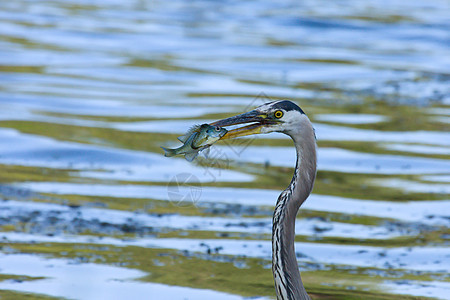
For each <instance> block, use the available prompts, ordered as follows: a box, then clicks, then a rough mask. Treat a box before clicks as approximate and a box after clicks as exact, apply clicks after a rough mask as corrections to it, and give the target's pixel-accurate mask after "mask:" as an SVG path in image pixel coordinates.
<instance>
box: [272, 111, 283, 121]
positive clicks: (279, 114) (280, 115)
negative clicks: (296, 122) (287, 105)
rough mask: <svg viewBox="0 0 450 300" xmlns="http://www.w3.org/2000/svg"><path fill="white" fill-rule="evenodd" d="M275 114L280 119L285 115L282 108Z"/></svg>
mask: <svg viewBox="0 0 450 300" xmlns="http://www.w3.org/2000/svg"><path fill="white" fill-rule="evenodd" d="M273 115H274V116H275V118H277V119H279V118H281V117H282V116H283V112H282V111H281V110H277V111H276V112H275V113H274V114H273Z"/></svg>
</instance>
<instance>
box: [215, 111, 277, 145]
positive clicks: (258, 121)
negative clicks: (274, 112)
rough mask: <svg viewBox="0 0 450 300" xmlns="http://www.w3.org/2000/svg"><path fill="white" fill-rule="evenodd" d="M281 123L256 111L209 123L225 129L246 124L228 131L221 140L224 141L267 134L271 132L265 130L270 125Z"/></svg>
mask: <svg viewBox="0 0 450 300" xmlns="http://www.w3.org/2000/svg"><path fill="white" fill-rule="evenodd" d="M280 122H281V121H280V120H278V119H274V118H271V117H269V116H268V114H266V113H264V112H261V111H258V110H252V111H249V112H246V113H243V114H240V115H237V116H234V117H230V118H226V119H223V120H219V121H215V122H213V123H211V124H210V125H212V126H219V127H226V126H233V125H239V124H247V125H245V126H242V127H238V128H235V129H232V130H229V131H228V132H227V133H226V134H225V135H224V136H223V137H222V138H221V140H225V139H233V138H237V137H241V136H246V135H252V134H259V133H267V132H271V130H269V131H268V130H266V129H268V127H270V126H271V125H275V124H279V123H280Z"/></svg>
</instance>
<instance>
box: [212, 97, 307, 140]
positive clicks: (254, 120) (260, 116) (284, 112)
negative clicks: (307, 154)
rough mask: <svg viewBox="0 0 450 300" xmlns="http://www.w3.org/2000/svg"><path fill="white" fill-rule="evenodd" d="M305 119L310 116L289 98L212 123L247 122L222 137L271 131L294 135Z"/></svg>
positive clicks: (230, 123) (218, 124) (220, 125)
mask: <svg viewBox="0 0 450 300" xmlns="http://www.w3.org/2000/svg"><path fill="white" fill-rule="evenodd" d="M305 120H308V118H307V117H306V115H305V113H304V112H303V110H302V109H301V108H300V107H298V106H297V104H295V103H294V102H292V101H289V100H281V101H274V102H269V103H266V104H263V105H261V106H259V107H257V108H255V109H254V110H252V111H249V112H246V113H243V114H240V115H237V116H234V117H230V118H227V119H223V120H219V121H216V122H213V123H211V125H213V126H219V127H226V126H232V125H239V124H246V125H245V126H242V127H238V128H235V129H233V130H229V131H228V133H227V134H226V135H225V136H224V137H222V139H231V138H236V137H240V136H246V135H251V134H260V133H270V132H282V133H285V134H287V135H290V136H293V135H294V133H295V132H296V131H298V130H299V129H301V126H302V123H303V122H304V121H305ZM308 121H309V120H308Z"/></svg>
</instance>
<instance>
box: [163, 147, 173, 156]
mask: <svg viewBox="0 0 450 300" xmlns="http://www.w3.org/2000/svg"><path fill="white" fill-rule="evenodd" d="M161 148H162V149H163V150H164V156H165V157H170V156H175V155H177V151H176V149H168V148H164V147H161Z"/></svg>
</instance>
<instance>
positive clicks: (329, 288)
mask: <svg viewBox="0 0 450 300" xmlns="http://www.w3.org/2000/svg"><path fill="white" fill-rule="evenodd" d="M9 247H11V248H13V249H14V250H15V251H19V252H22V253H40V254H44V255H47V256H49V257H56V258H68V259H71V258H84V260H85V261H89V262H93V263H102V264H109V265H120V266H126V267H128V268H133V269H139V270H142V271H144V272H147V273H148V275H146V276H144V277H141V278H139V280H140V281H146V282H157V283H162V284H169V285H178V286H187V287H195V288H205V289H214V290H218V291H223V292H227V293H233V294H239V295H242V296H273V295H274V288H273V279H272V274H271V271H270V268H269V267H268V265H270V262H269V261H267V260H264V259H256V258H246V257H234V256H224V255H220V254H200V253H197V254H196V253H189V252H185V251H181V252H180V251H175V250H170V249H148V248H141V247H135V246H127V247H114V246H110V245H89V244H85V245H76V244H53V243H44V244H23V243H10V244H9ZM193 270H195V271H193ZM367 270H368V269H362V268H360V269H354V270H353V271H354V272H353V273H349V272H348V270H346V269H343V270H340V269H339V267H336V266H335V267H333V268H331V269H327V270H317V271H306V272H302V274H303V276H302V278H303V282H304V284H305V287H306V289H307V290H308V291H309V293H310V294H311V296H312V297H313V298H315V299H327V298H329V297H332V298H333V299H361V298H364V299H391V298H392V295H390V294H386V293H385V292H386V291H383V290H378V288H377V284H380V283H382V282H384V281H386V280H389V276H388V277H386V275H389V273H388V274H386V272H384V273H383V274H382V275H380V276H373V275H367V274H366V273H367ZM432 275H433V274H423V275H412V274H408V275H406V276H405V278H408V279H412V280H430V279H431V277H430V276H432ZM393 276H394V277H392V278H393V279H395V280H398V279H399V278H403V275H401V274H400V275H399V274H397V273H395V274H394V273H393ZM235 278H239V280H237V281H236V280H235ZM324 283H326V285H324ZM348 287H352V288H353V289H348ZM395 297H396V299H417V297H411V296H397V295H396V296H395Z"/></svg>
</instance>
